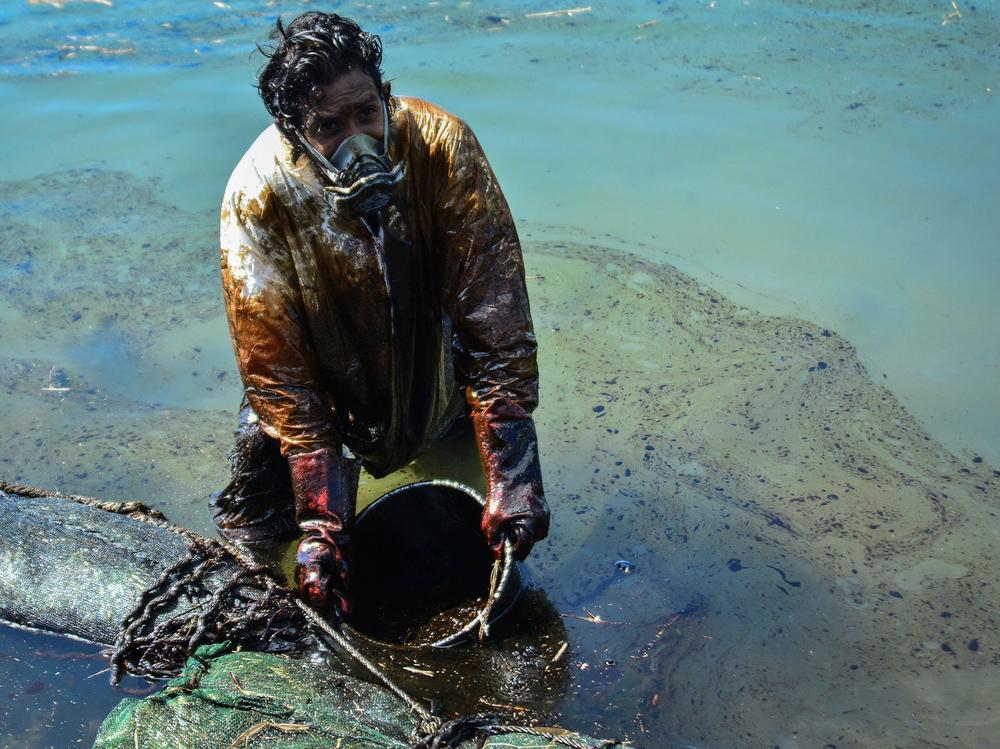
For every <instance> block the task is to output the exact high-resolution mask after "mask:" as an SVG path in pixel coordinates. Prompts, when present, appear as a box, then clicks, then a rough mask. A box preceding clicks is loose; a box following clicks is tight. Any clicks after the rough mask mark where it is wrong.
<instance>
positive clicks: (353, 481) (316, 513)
mask: <svg viewBox="0 0 1000 749" xmlns="http://www.w3.org/2000/svg"><path fill="white" fill-rule="evenodd" d="M288 465H289V467H290V468H291V474H292V491H293V493H294V495H295V522H296V524H297V525H298V526H299V528H300V529H302V530H303V531H305V537H304V538H303V539H302V540H301V541H299V548H298V553H297V554H296V556H295V582H296V585H297V586H298V589H299V594H300V595H301V596H302V598H303V600H305V601H306V602H307V603H308V604H309V605H311V606H312V607H313V608H316V609H317V610H319V611H322V612H324V613H327V614H338V613H339V614H349V613H350V611H351V576H350V556H351V555H350V538H351V537H350V532H351V527H352V526H353V524H354V505H355V501H356V499H357V494H358V475H359V473H360V471H361V462H360V461H358V460H356V459H351V458H346V457H344V456H343V455H342V454H341V451H340V449H339V448H337V449H334V448H323V449H320V450H316V451H315V452H311V453H303V454H300V455H292V456H290V457H289V458H288Z"/></svg>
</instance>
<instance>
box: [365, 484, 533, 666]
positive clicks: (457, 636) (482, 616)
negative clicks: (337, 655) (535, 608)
mask: <svg viewBox="0 0 1000 749" xmlns="http://www.w3.org/2000/svg"><path fill="white" fill-rule="evenodd" d="M423 487H434V488H446V489H455V490H457V491H459V492H461V493H463V494H465V495H466V496H468V497H471V498H472V499H474V500H476V502H477V503H478V504H479V506H480V507H485V506H486V499H485V498H484V497H483V496H482V495H481V494H480V493H479V492H477V491H476V490H475V489H473V488H472V487H471V486H468V485H467V484H463V483H462V482H460V481H452V480H451V479H424V480H422V481H413V482H411V483H409V484H403V485H402V486H397V487H396V488H395V489H390V490H389V491H387V492H386V493H385V494H383V495H382V496H380V497H378V498H377V499H375V500H374V501H372V502H371V503H370V504H369V505H368V506H366V507H365V508H364V509H363V510H362V511H361V512H360V513H358V517H357V518H356V519H355V521H354V523H355V526H356V525H357V524H358V523H359V522H361V521H362V518H364V516H365V515H367V514H368V513H369V512H372V511H374V510H375V508H377V507H379V506H380V505H382V504H384V503H386V502H388V501H390V500H391V499H392V498H393V497H395V496H396V495H398V494H402V493H404V492H406V491H412V490H413V489H420V488H423ZM512 586H513V594H510V593H509V592H508V588H510V587H512ZM520 596H521V584H520V574H519V573H518V571H517V558H516V557H515V556H514V544H513V543H512V542H511V540H510V539H509V538H505V539H504V544H503V552H502V554H501V564H500V580H499V581H498V582H497V587H496V590H495V591H493V596H492V597H491V598H490V599H489V600H487V601H486V603H484V604H483V606H482V607H481V608H480V609H479V613H477V614H476V616H475V617H474V618H473V619H472V621H470V622H469V623H468V624H466V625H465V626H464V627H462V628H461V629H459V630H458V631H456V632H453V633H451V634H450V635H447V636H445V637H442V638H441V639H440V640H435V641H434V642H432V643H429V644H426V645H421V646H410V647H431V648H450V647H453V646H455V645H459V644H462V643H464V642H467V641H468V640H469V639H471V638H473V636H474V635H475V633H476V632H477V631H478V630H479V628H480V627H481V626H483V625H486V626H488V625H489V624H491V623H492V622H495V621H496V620H498V619H499V618H500V617H502V616H503V615H504V614H506V613H507V612H508V611H510V609H511V608H512V607H513V606H514V603H515V602H516V601H517V599H518V598H520ZM505 598H509V600H505ZM498 604H502V605H500V606H498ZM352 629H355V630H356V628H353V627H352ZM356 631H357V630H356ZM365 636H366V637H367V638H368V639H372V640H374V639H375V638H372V637H371V636H370V635H365ZM377 642H382V641H381V640H377ZM385 644H388V645H394V643H385ZM395 645H396V646H398V643H396V644H395Z"/></svg>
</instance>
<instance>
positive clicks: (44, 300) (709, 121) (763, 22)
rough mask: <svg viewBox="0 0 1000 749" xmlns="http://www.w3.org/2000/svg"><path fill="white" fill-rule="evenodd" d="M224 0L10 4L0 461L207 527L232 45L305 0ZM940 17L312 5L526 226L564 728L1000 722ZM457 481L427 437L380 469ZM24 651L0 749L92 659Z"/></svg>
mask: <svg viewBox="0 0 1000 749" xmlns="http://www.w3.org/2000/svg"><path fill="white" fill-rule="evenodd" d="M224 5H227V6H229V7H217V6H215V5H213V4H212V3H208V2H205V3H200V2H199V3H194V2H190V3H165V2H159V1H156V2H146V3H139V2H116V4H115V5H114V6H113V7H111V8H108V7H106V6H103V5H96V4H93V3H85V2H78V3H67V4H66V5H65V7H63V8H55V7H51V6H37V5H32V6H27V5H25V6H7V7H5V8H4V9H3V10H2V11H0V23H3V24H4V26H3V28H4V33H5V40H6V47H5V50H4V57H3V59H2V60H0V72H2V75H3V78H2V79H0V94H2V95H3V96H4V97H5V100H6V101H16V102H18V104H19V107H18V111H17V113H16V115H14V116H9V117H7V118H5V119H4V121H3V122H0V134H2V135H3V139H4V143H6V144H14V146H13V147H12V146H10V145H8V148H9V158H8V159H7V160H6V161H5V169H6V173H5V174H4V175H3V176H4V181H3V182H2V183H0V226H2V227H3V232H2V234H0V320H2V322H3V330H2V332H0V350H2V352H3V354H4V363H3V364H2V365H0V366H2V372H3V382H4V388H3V390H2V392H0V412H2V413H3V414H4V417H3V423H4V425H5V426H6V427H7V428H6V430H5V433H6V437H7V441H6V443H5V447H4V449H3V450H2V451H0V470H2V472H3V474H4V476H3V477H4V478H6V479H9V480H20V481H23V482H25V483H32V484H37V485H41V486H46V487H50V488H54V489H62V490H65V491H73V492H77V493H83V494H92V495H98V496H101V497H105V498H108V499H112V498H125V497H128V498H138V499H142V500H145V501H147V502H149V503H151V504H153V505H155V506H157V507H159V508H160V509H163V510H164V511H166V512H167V513H168V514H169V515H170V517H171V518H172V519H174V520H175V521H177V522H181V523H183V524H185V525H188V526H189V527H192V528H195V529H197V530H202V531H209V530H210V521H209V519H208V514H207V511H206V504H205V503H206V500H207V495H208V493H209V492H210V491H211V490H213V489H215V488H218V487H219V486H221V485H222V483H223V482H224V481H225V477H226V471H227V466H226V461H225V455H226V452H227V451H228V449H229V447H230V445H231V438H230V435H231V431H232V429H233V427H234V411H235V407H236V405H237V402H238V400H239V384H238V376H237V374H236V372H235V370H234V367H233V362H232V355H231V350H230V348H229V343H228V334H227V330H226V325H225V319H224V315H223V313H222V306H221V298H220V296H221V295H220V291H219V286H218V280H217V275H216V274H217V271H216V266H217V239H216V236H217V231H218V228H217V203H218V199H219V195H220V194H221V190H222V186H223V185H224V183H225V180H226V178H227V176H228V172H229V170H230V169H231V168H232V166H233V164H235V163H236V161H237V160H238V158H239V156H240V155H241V153H242V150H243V149H244V148H245V147H246V145H247V144H249V142H250V141H251V140H252V139H253V137H254V136H255V135H256V133H257V132H258V131H259V130H260V129H261V128H262V127H263V125H264V124H265V120H264V117H263V112H262V111H261V110H260V106H259V104H258V103H257V101H256V99H255V94H254V92H253V90H252V88H250V85H249V83H250V80H251V78H252V69H253V67H254V66H253V65H252V64H249V63H248V62H247V53H248V50H249V48H250V45H251V43H252V41H255V40H258V39H260V38H262V37H263V36H264V33H265V32H266V29H267V27H268V25H269V24H270V20H271V18H272V17H273V14H274V13H276V12H278V11H281V12H287V13H293V12H296V11H297V10H299V9H300V8H301V7H304V6H301V5H300V4H299V3H292V2H285V3H276V4H273V5H272V4H268V3H262V2H232V3H226V4H224ZM960 8H961V15H960V16H953V15H952V16H949V14H950V13H951V12H952V6H951V4H950V3H940V4H933V3H931V4H927V5H924V6H921V7H920V8H919V9H913V8H911V7H910V4H908V3H902V2H887V3H879V4H878V5H877V6H874V5H870V4H866V3H863V2H842V3H826V4H824V6H823V7H822V8H819V7H816V4H814V3H782V4H777V3H775V4H767V3H763V4H756V3H754V4H747V3H741V4H735V3H725V2H722V0H719V2H717V3H715V2H713V3H674V4H660V3H649V4H646V3H609V4H601V5H595V7H594V10H593V11H592V12H591V13H589V14H583V15H579V16H574V17H569V18H567V17H557V18H547V19H527V18H525V17H524V15H523V14H524V12H526V11H529V10H547V9H548V6H546V7H543V6H542V5H541V4H538V3H518V4H513V5H507V6H505V7H504V8H502V9H499V10H497V9H495V8H493V7H487V6H485V5H483V4H480V3H464V4H460V3H457V2H456V3H445V2H442V3H438V4H435V5H428V6H426V7H424V6H421V7H419V8H418V7H415V6H408V7H407V8H405V9H404V8H402V7H401V6H396V5H387V4H380V6H379V8H366V7H362V6H357V7H355V6H351V7H349V8H347V7H346V6H345V8H343V9H342V10H344V11H345V12H349V13H354V14H355V15H356V16H357V17H358V18H359V19H360V20H361V21H362V22H363V23H364V24H365V25H366V26H369V27H371V28H372V29H373V30H375V31H378V32H379V33H382V34H383V37H384V39H385V44H386V50H387V55H386V67H387V71H388V72H389V75H390V77H393V78H394V79H395V84H394V85H395V88H396V90H397V91H398V92H400V93H410V94H416V95H423V96H426V97H427V98H429V99H432V100H434V101H437V102H439V103H441V104H443V105H444V106H446V107H447V108H449V109H451V110H453V111H456V112H458V113H459V114H461V115H462V116H463V117H466V118H467V119H468V120H469V121H470V122H471V123H472V125H473V126H474V127H475V128H476V130H477V132H478V133H479V135H480V136H481V139H482V140H483V142H484V145H485V146H486V148H487V151H488V153H489V154H490V156H491V159H492V161H493V164H494V166H495V167H496V170H497V172H498V174H499V176H500V178H501V181H502V183H503V184H504V186H505V189H506V191H507V194H508V197H509V198H510V200H511V203H512V206H513V208H514V212H515V214H516V215H517V216H518V217H519V218H520V219H521V228H522V235H523V237H524V239H525V245H526V253H527V257H526V260H527V265H528V273H529V275H530V280H529V284H530V291H531V299H532V306H533V310H534V314H535V321H536V327H537V329H538V336H539V341H540V346H541V348H540V351H541V367H542V406H541V408H540V409H539V412H538V424H539V430H540V436H541V440H542V449H543V466H544V470H545V476H546V487H547V491H548V493H549V496H550V498H551V502H552V505H553V510H554V513H555V515H554V527H553V533H552V537H551V539H550V540H549V541H547V542H546V543H544V544H542V545H540V546H539V547H538V549H537V551H536V553H535V554H533V557H532V560H533V561H532V572H533V574H534V578H535V581H536V584H538V585H540V586H541V587H543V588H544V589H545V591H546V592H547V594H548V597H549V599H550V600H551V601H552V603H553V604H554V605H555V606H556V608H557V609H558V610H559V611H560V612H561V613H562V614H563V615H564V617H565V622H566V627H567V632H568V636H569V642H570V650H569V655H568V656H566V657H568V658H571V668H570V674H571V677H570V681H569V683H568V686H567V688H566V691H565V694H564V695H563V696H562V698H561V699H560V700H559V704H558V706H557V710H558V713H559V717H561V718H562V719H563V720H564V721H565V722H566V723H567V724H569V725H572V726H573V727H574V728H579V729H581V730H584V731H589V732H591V733H595V734H619V733H624V734H627V735H629V736H631V737H633V738H634V739H635V740H636V743H637V744H639V745H642V744H643V743H647V744H648V745H650V746H673V745H676V746H689V745H690V746H699V747H713V746H743V745H748V746H757V745H761V746H765V745H766V746H774V745H778V746H781V747H783V748H784V749H788V747H796V746H802V747H806V746H823V745H828V744H832V745H836V746H838V747H841V748H843V747H845V746H846V747H850V746H872V747H874V746H885V745H888V744H898V745H900V746H919V745H921V743H920V742H929V743H932V744H933V743H934V742H937V743H938V744H942V745H955V746H958V745H968V746H987V745H989V744H990V742H991V741H995V736H996V735H1000V726H998V723H997V721H998V719H997V717H996V716H995V714H994V713H995V709H993V705H992V704H991V701H990V697H991V696H992V695H993V694H996V692H997V688H998V686H1000V670H998V666H1000V662H998V656H997V647H998V640H997V629H996V627H997V624H996V621H995V617H993V615H992V613H991V610H992V608H995V607H991V603H992V602H995V601H996V600H997V590H996V585H997V583H996V581H997V579H998V574H997V573H998V570H997V565H996V561H995V558H994V556H993V554H992V551H991V545H994V546H995V543H996V537H997V531H998V524H997V516H996V513H997V511H998V504H1000V491H998V480H1000V479H998V474H997V472H996V470H995V469H994V467H993V466H992V465H991V462H993V463H996V462H997V458H1000V439H998V431H997V425H996V420H995V414H996V413H997V412H998V408H997V407H998V406H1000V401H998V400H997V399H998V398H1000V395H998V393H1000V388H997V387H996V385H997V377H998V373H1000V370H998V369H997V364H996V363H997V361H1000V349H998V348H997V347H998V346H1000V344H998V340H1000V339H998V338H997V336H996V335H995V333H994V328H995V326H996V322H997V306H996V300H995V295H994V294H993V291H992V287H993V286H994V285H995V280H996V278H997V277H998V271H1000V268H998V266H997V262H998V261H997V257H996V254H995V249H994V245H995V238H996V236H998V235H1000V226H998V224H997V221H998V220H1000V219H998V216H997V214H996V211H995V209H994V206H993V205H992V203H993V201H994V198H995V195H996V194H997V188H998V187H1000V185H998V184H997V181H998V179H1000V177H998V176H997V175H998V174H1000V168H998V166H1000V164H998V161H1000V158H998V152H997V146H996V141H995V132H996V131H997V125H998V124H1000V108H998V106H997V104H996V103H995V99H994V98H993V91H995V88H996V85H998V84H1000V81H998V80H997V72H998V61H997V57H998V56H997V55H996V46H995V45H996V39H997V38H998V34H997V18H996V13H995V8H993V7H992V6H985V5H984V7H979V8H976V9H974V10H973V9H971V7H966V6H964V4H960ZM445 16H447V20H445ZM496 18H500V19H501V20H496ZM503 18H506V19H507V20H508V21H509V23H504V21H503ZM652 20H655V21H657V23H656V24H649V25H644V26H642V27H641V28H637V26H638V25H639V24H645V23H646V22H648V21H652ZM164 24H167V26H165V25H164ZM74 45H75V46H74ZM942 45H945V46H942ZM67 46H70V47H72V48H71V49H60V47H67ZM114 49H131V50H132V51H131V52H126V53H121V52H114V51H113V50H114ZM102 50H103V51H102ZM108 50H112V51H108ZM196 50H197V51H196ZM900 83H902V84H903V85H902V86H900V85H898V84H900ZM987 89H989V90H987ZM786 92H790V93H786ZM855 105H857V106H855ZM668 262H669V263H672V265H669V264H667V263H668ZM676 268H680V270H677V269H676ZM682 271H683V272H682ZM695 278H696V279H697V280H694V279H695ZM702 284H707V285H702ZM734 301H735V302H737V303H739V304H743V305H745V306H738V304H734ZM751 308H752V309H751ZM752 310H756V311H752ZM771 315H773V316H771ZM798 318H804V319H807V320H812V321H813V322H814V323H816V324H815V325H814V324H811V323H807V322H802V321H800V319H798ZM855 346H857V347H858V348H857V349H855ZM883 373H884V375H883ZM873 375H874V376H873ZM887 385H888V387H887ZM67 388H68V389H67ZM942 443H944V444H942ZM956 447H974V448H975V449H976V452H977V453H978V454H981V455H983V456H985V459H981V460H979V461H973V460H972V459H971V458H972V455H971V454H964V455H961V456H956V455H955V454H954V453H953V452H952V451H953V450H954V448H956ZM477 472H478V468H477V466H476V465H475V459H474V456H473V455H472V454H471V453H466V454H465V455H464V456H463V457H461V458H457V459H455V461H454V462H453V463H449V462H448V460H447V458H443V457H442V456H441V455H440V454H439V455H437V456H432V457H431V458H429V459H428V460H425V461H421V462H420V463H418V464H417V465H415V466H413V467H412V468H410V469H408V470H407V471H404V472H402V473H401V474H400V475H399V476H396V477H395V479H394V481H397V482H398V481H402V480H408V479H411V478H417V477H423V476H428V475H437V476H445V477H449V478H459V479H463V480H466V481H469V480H470V478H473V477H475V476H476V474H477ZM382 488H384V484H373V483H369V484H368V486H367V487H366V489H365V492H366V496H371V495H374V494H377V492H378V491H379V490H380V489H382ZM619 559H626V560H628V561H629V562H631V563H632V564H633V565H634V567H635V569H634V571H633V572H632V573H630V574H627V575H624V574H622V573H621V571H620V570H619V569H618V568H616V567H615V562H616V561H617V560H619ZM31 647H35V646H30V647H29V644H27V641H25V640H24V639H23V638H20V637H19V636H17V635H11V634H9V633H7V632H4V633H2V634H0V656H2V655H10V656H14V657H17V658H20V659H21V661H22V662H24V661H27V660H30V658H29V651H30V649H31ZM38 662H39V663H44V664H46V665H45V666H44V668H45V676H44V677H39V678H37V679H34V680H29V681H25V678H26V677H25V675H24V673H23V668H24V667H23V666H19V665H17V664H16V663H13V661H12V658H2V659H0V673H2V674H3V677H2V679H0V680H2V681H3V683H5V684H10V685H11V690H12V691H11V694H10V699H9V700H8V701H7V702H6V703H5V707H3V708H0V716H2V717H0V725H2V729H0V736H2V737H3V738H2V741H3V742H4V743H9V744H10V745H11V746H24V747H31V748H32V749H34V748H35V747H42V746H46V745H50V744H52V745H68V744H69V743H70V742H71V741H75V740H76V739H77V738H79V737H83V739H84V741H86V740H88V737H90V736H92V735H93V732H94V730H95V729H96V723H95V721H97V720H99V718H101V717H103V715H104V714H105V713H106V711H107V707H108V705H109V704H110V702H111V699H110V692H107V691H106V690H104V688H103V687H101V688H100V689H101V690H103V691H101V697H100V698H99V699H97V698H94V699H91V698H90V697H88V699H87V700H86V702H87V706H86V707H82V706H81V704H82V703H83V702H84V701H85V700H84V695H85V694H88V691H89V692H93V691H94V690H95V689H96V688H97V687H96V686H95V685H97V684H99V683H100V681H101V679H100V678H99V679H97V680H92V681H84V679H83V675H81V674H84V672H85V673H89V672H91V671H96V670H99V667H98V666H96V665H95V664H94V663H92V662H86V661H84V663H85V668H83V669H80V668H79V663H77V664H75V665H73V666H66V667H65V670H62V669H63V667H62V666H61V665H60V664H61V663H63V662H64V661H61V660H59V659H54V660H49V661H38ZM41 667H42V666H39V668H41ZM74 669H76V670H74ZM87 669H90V670H89V671H87ZM56 672H59V673H56ZM60 673H61V674H64V676H60ZM65 674H75V675H71V676H70V677H66V676H65ZM61 679H68V681H67V682H66V683H65V684H61V686H59V687H58V689H59V695H58V696H57V697H53V696H52V694H51V692H52V690H53V689H54V688H55V685H56V684H60V683H61V682H60V680H61ZM22 682H23V683H22ZM70 682H72V683H73V684H76V685H77V686H74V687H72V688H70V687H69V686H66V684H68V683H70ZM37 684H42V687H41V688H36V685H37ZM80 685H83V686H80ZM74 702H75V703H77V704H74ZM548 708H549V705H546V709H548ZM22 714H23V715H24V716H25V717H21V715H22ZM914 716H916V717H914ZM643 731H646V732H648V734H647V738H649V737H654V738H652V739H650V740H648V741H644V739H643V735H644V734H643Z"/></svg>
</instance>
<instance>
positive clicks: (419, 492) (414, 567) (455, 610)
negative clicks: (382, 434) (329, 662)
mask: <svg viewBox="0 0 1000 749" xmlns="http://www.w3.org/2000/svg"><path fill="white" fill-rule="evenodd" d="M482 514H483V499H482V497H480V496H479V495H478V494H477V493H476V492H475V491H473V490H472V489H470V488H469V487H467V486H464V485H462V484H458V483H454V482H451V481H420V482H417V483H414V484H407V485H406V486H401V487H399V488H398V489H394V490H393V491H391V492H389V493H387V494H384V495H383V496H381V497H379V498H378V499H377V500H375V501H374V502H372V504H370V505H369V506H368V507H366V508H365V509H364V510H363V511H362V512H361V514H359V515H358V518H357V520H356V521H355V524H354V531H353V533H352V535H351V541H352V547H353V555H354V560H353V563H352V566H351V575H352V580H351V588H352V591H353V598H352V602H351V603H352V607H353V610H352V612H351V615H350V617H349V618H348V622H349V623H350V624H351V626H352V627H354V628H355V629H357V630H358V631H360V632H362V633H363V634H365V635H367V636H368V637H370V638H373V639H375V640H378V641H380V642H383V643H386V644H395V645H409V646H431V647H439V648H444V647H450V646H452V645H457V644H459V643H462V642H467V641H469V640H471V639H475V638H477V637H478V636H479V632H480V627H481V623H482V622H483V620H486V622H487V624H489V623H492V622H494V621H495V620H496V619H498V618H499V617H501V616H503V614H505V613H506V612H507V611H508V610H509V609H510V607H511V606H512V605H513V604H514V602H515V601H516V600H517V597H518V595H519V594H520V592H521V576H520V574H519V573H518V570H517V563H516V562H515V560H514V556H513V550H512V549H511V547H510V544H509V543H508V544H506V545H505V548H504V554H503V558H502V560H501V564H500V568H499V571H498V576H497V583H496V588H495V590H494V592H493V595H492V598H490V587H491V578H492V573H493V568H494V557H493V553H492V551H491V550H490V548H489V546H488V545H487V543H486V539H485V538H484V537H483V534H482V532H481V531H480V529H479V523H480V520H481V518H482Z"/></svg>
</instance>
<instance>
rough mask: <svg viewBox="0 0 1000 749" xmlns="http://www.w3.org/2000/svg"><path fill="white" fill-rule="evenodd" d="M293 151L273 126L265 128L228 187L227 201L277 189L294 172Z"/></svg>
mask: <svg viewBox="0 0 1000 749" xmlns="http://www.w3.org/2000/svg"><path fill="white" fill-rule="evenodd" d="M294 168H295V167H294V165H293V164H292V161H291V147H290V146H289V144H288V141H287V140H285V138H284V137H283V136H282V135H281V132H280V131H279V130H278V128H277V127H275V126H274V125H273V124H272V125H270V126H269V127H267V128H265V129H264V131H263V132H261V134H260V135H258V136H257V139H256V140H255V141H254V142H253V144H252V145H251V146H250V147H249V148H248V149H247V150H246V153H244V154H243V157H242V158H241V159H240V161H239V163H238V164H237V165H236V168H235V169H233V173H232V174H231V175H230V177H229V182H228V183H227V184H226V197H227V198H230V197H232V196H234V195H239V194H244V195H246V194H251V195H253V194H259V193H260V192H262V191H264V190H266V189H267V188H273V187H274V186H275V185H276V184H278V183H280V182H281V179H282V177H283V176H284V175H285V174H286V173H287V172H288V171H289V170H290V169H294Z"/></svg>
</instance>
